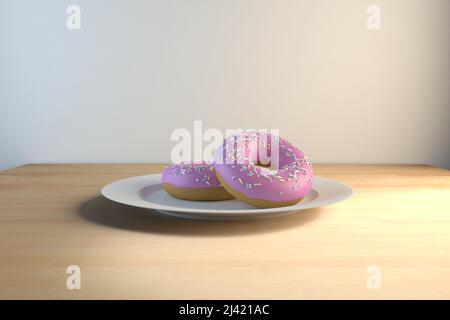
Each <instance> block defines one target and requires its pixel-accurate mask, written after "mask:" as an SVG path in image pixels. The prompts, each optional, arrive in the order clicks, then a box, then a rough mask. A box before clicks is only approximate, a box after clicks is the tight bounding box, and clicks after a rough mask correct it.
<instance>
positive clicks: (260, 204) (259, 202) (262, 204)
mask: <svg viewBox="0 0 450 320" xmlns="http://www.w3.org/2000/svg"><path fill="white" fill-rule="evenodd" d="M215 173H216V176H217V179H219V181H220V183H221V184H222V186H223V187H224V188H225V190H227V191H228V192H229V193H230V194H232V195H233V196H234V197H235V198H236V199H238V200H241V201H242V202H245V203H248V204H250V205H252V206H255V207H257V208H277V207H286V206H292V205H294V204H296V203H299V202H300V201H302V200H303V198H299V199H296V200H292V201H280V202H274V201H269V200H263V199H252V198H250V197H247V196H246V195H245V194H243V193H242V192H239V191H237V190H234V189H233V188H231V187H230V185H228V184H227V183H226V182H225V181H224V180H223V178H222V177H221V176H220V174H219V173H218V172H217V171H216V172H215Z"/></svg>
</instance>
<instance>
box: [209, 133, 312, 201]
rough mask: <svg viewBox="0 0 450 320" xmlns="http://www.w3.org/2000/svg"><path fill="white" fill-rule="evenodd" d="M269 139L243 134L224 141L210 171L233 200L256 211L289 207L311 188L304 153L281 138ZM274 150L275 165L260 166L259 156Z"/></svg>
mask: <svg viewBox="0 0 450 320" xmlns="http://www.w3.org/2000/svg"><path fill="white" fill-rule="evenodd" d="M273 138H274V140H272V136H271V135H270V134H266V135H260V134H258V133H257V132H255V131H243V132H240V133H237V134H235V135H232V136H230V137H228V138H226V139H225V140H224V142H223V143H222V145H221V146H220V147H219V149H218V150H217V152H216V156H215V163H214V168H215V170H216V176H217V178H218V179H219V181H220V182H221V183H222V186H223V187H224V188H225V189H226V190H227V191H228V192H229V193H230V194H232V195H233V196H234V197H235V198H237V199H239V200H241V201H243V202H246V203H248V204H251V205H253V206H255V207H259V208H273V207H282V206H289V205H293V204H295V203H297V202H299V201H301V200H302V199H303V198H304V197H305V196H306V195H307V194H308V193H309V191H310V190H311V186H312V179H313V171H312V166H311V163H310V162H309V160H308V159H307V158H306V156H305V155H304V153H303V152H302V151H301V150H299V149H298V148H296V147H294V146H293V145H292V144H290V143H289V142H288V141H287V140H285V139H283V138H281V137H280V138H278V137H275V136H274V137H273ZM277 138H278V139H277ZM260 148H263V149H264V150H259V149H260ZM275 150H278V151H279V153H278V155H279V156H278V164H276V163H270V166H266V167H263V166H261V165H260V164H261V160H262V159H260V158H261V157H260V154H267V156H269V157H271V156H272V153H273V152H274V151H275ZM261 151H263V152H265V153H261ZM273 154H275V153H273ZM273 158H275V159H277V158H276V157H273ZM272 160H273V159H272Z"/></svg>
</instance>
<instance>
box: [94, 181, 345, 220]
mask: <svg viewBox="0 0 450 320" xmlns="http://www.w3.org/2000/svg"><path fill="white" fill-rule="evenodd" d="M352 194H353V190H352V189H351V188H350V187H348V186H346V185H344V184H342V183H340V182H337V181H334V180H329V179H324V178H320V177H314V182H313V189H312V190H311V192H310V193H309V194H308V196H307V197H305V198H304V199H303V200H302V201H300V202H299V203H297V204H295V205H293V206H288V207H280V208H270V209H258V208H255V207H252V206H250V205H247V204H245V203H243V202H241V201H238V200H225V201H187V200H179V199H175V198H172V197H171V196H169V195H168V194H167V193H166V192H165V191H164V190H163V188H162V185H161V174H152V175H148V176H140V177H133V178H128V179H124V180H119V181H115V182H113V183H110V184H108V185H107V186H105V187H104V188H103V189H102V195H103V196H104V197H106V198H108V199H110V200H113V201H115V202H119V203H123V204H127V205H130V206H135V207H141V208H147V209H153V210H156V211H158V212H160V213H163V214H165V215H169V216H173V217H178V218H186V219H200V220H242V219H259V218H269V217H276V216H280V215H284V214H287V213H292V212H296V211H299V210H304V209H310V208H318V207H322V206H326V205H330V204H333V203H336V202H339V201H342V200H345V199H347V198H349V197H351V196H352Z"/></svg>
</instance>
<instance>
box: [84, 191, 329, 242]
mask: <svg viewBox="0 0 450 320" xmlns="http://www.w3.org/2000/svg"><path fill="white" fill-rule="evenodd" d="M322 210H325V209H321V208H317V209H309V210H303V211H302V212H301V213H298V214H291V215H286V216H283V217H280V218H277V219H262V220H246V221H198V220H184V219H175V218H170V217H165V216H162V215H160V214H158V213H157V212H155V211H151V210H148V209H143V208H136V207H130V206H126V205H123V204H120V203H116V202H113V201H111V200H108V199H106V198H104V197H96V198H93V199H91V200H89V201H87V202H85V203H83V204H82V205H81V206H80V208H79V210H78V213H79V215H80V216H81V217H82V218H84V219H86V220H88V221H90V222H92V223H95V224H98V225H103V226H107V227H111V228H116V229H123V230H129V231H135V232H142V233H158V234H170V235H182V236H205V237H214V236H234V235H251V234H258V233H265V232H276V231H278V230H284V229H290V228H295V227H299V226H302V225H304V224H307V223H311V222H313V221H314V220H315V219H317V218H318V217H319V216H320V213H321V211H322Z"/></svg>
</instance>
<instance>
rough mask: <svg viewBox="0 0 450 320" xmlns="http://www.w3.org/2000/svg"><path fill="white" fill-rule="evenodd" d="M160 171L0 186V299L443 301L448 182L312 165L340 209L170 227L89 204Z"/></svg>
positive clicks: (448, 291)
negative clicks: (74, 271) (341, 196)
mask: <svg viewBox="0 0 450 320" xmlns="http://www.w3.org/2000/svg"><path fill="white" fill-rule="evenodd" d="M162 168H163V166H162V165H26V166H23V167H19V168H15V169H11V170H6V171H2V172H0V298H3V299H5V298H8V299H9V298H39V299H48V298H56V299H62V298H64V299H65V298H69V299H80V298H88V299H91V298H98V299H103V298H112V299H116V298H126V299H131V298H138V299H140V298H145V299H216V298H220V299H231V298H234V299H282V298H285V299H316V298H317V299H329V298H333V299H334V298H340V299H346V298H369V299H384V298H387V299H391V298H426V299H427V298H437V299H442V298H446V299H449V298H450V173H449V171H448V170H445V169H437V168H433V167H428V166H355V165H352V166H345V165H316V166H315V167H314V168H315V173H316V175H318V176H322V177H327V178H332V179H337V180H339V181H342V182H344V183H346V184H348V185H350V186H352V187H353V188H354V190H355V195H354V196H353V198H351V199H349V200H346V201H344V202H341V203H339V204H336V205H333V206H329V207H324V208H320V209H314V210H308V211H301V212H298V213H296V214H293V215H290V216H284V217H280V218H276V219H270V220H261V221H240V222H201V221H187V220H175V219H170V218H164V217H160V216H157V215H154V214H152V213H151V212H150V211H146V210H143V209H138V208H132V207H127V206H124V205H120V204H116V203H113V202H111V201H109V200H107V199H104V198H102V197H101V196H100V189H101V187H102V186H103V185H105V184H107V183H109V182H112V181H114V180H117V179H122V178H125V177H130V176H135V175H144V174H151V173H157V172H160V171H161V170H162ZM69 265H78V266H79V267H80V268H81V277H80V280H81V289H80V290H76V289H75V290H69V289H67V287H66V279H67V277H68V276H69V275H68V274H67V273H66V268H67V267H68V266H69ZM378 271H379V272H378ZM378 284H379V285H380V287H379V288H378V289H377V287H378Z"/></svg>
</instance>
